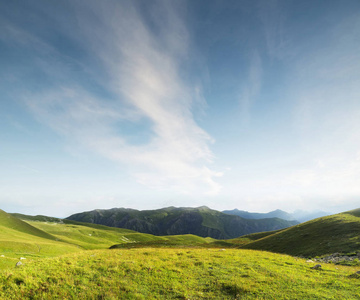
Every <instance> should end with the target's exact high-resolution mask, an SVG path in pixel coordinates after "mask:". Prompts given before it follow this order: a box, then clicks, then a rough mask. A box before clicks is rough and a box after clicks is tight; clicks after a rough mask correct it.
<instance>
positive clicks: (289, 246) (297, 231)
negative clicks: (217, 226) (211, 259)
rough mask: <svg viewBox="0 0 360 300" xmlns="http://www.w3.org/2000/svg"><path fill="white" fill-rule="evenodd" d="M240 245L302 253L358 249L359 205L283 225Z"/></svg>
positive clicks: (310, 254)
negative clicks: (334, 213)
mask: <svg viewBox="0 0 360 300" xmlns="http://www.w3.org/2000/svg"><path fill="white" fill-rule="evenodd" d="M243 247H244V248H248V249H259V250H266V251H272V252H277V253H286V254H290V255H303V256H319V255H325V254H331V253H335V252H342V253H349V252H354V251H359V252H360V209H357V210H353V211H349V212H345V213H341V214H336V215H331V216H327V217H322V218H318V219H315V220H312V221H308V222H305V223H302V224H299V225H296V226H293V227H290V228H287V229H283V230H280V231H278V232H276V233H274V234H272V235H268V236H265V237H264V238H261V239H258V240H256V241H254V242H251V243H249V244H247V245H245V246H243Z"/></svg>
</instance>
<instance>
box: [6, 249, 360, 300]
mask: <svg viewBox="0 0 360 300" xmlns="http://www.w3.org/2000/svg"><path fill="white" fill-rule="evenodd" d="M312 265H313V264H309V263H306V262H305V260H304V259H298V258H294V257H290V256H286V255H279V254H273V253H268V252H261V251H252V250H238V249H227V250H219V249H159V248H158V249H153V248H143V249H121V250H92V251H82V252H79V253H75V254H68V255H64V256H61V257H57V258H47V259H42V260H31V259H29V260H28V261H26V263H25V264H24V265H23V266H21V267H18V268H12V269H7V270H4V271H2V272H1V273H0V298H1V299H360V294H359V290H360V279H358V278H352V277H351V275H352V274H354V273H355V271H357V269H356V268H353V267H343V266H335V265H331V264H329V265H326V266H324V267H323V268H322V270H313V269H311V266H312Z"/></svg>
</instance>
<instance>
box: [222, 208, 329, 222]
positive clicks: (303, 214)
mask: <svg viewBox="0 0 360 300" xmlns="http://www.w3.org/2000/svg"><path fill="white" fill-rule="evenodd" d="M223 213H225V214H229V215H235V216H239V217H242V218H245V219H264V218H280V219H284V220H288V221H293V220H296V221H299V222H300V223H301V222H306V221H309V220H312V219H316V218H320V217H324V216H328V215H330V213H328V212H325V211H315V212H309V211H304V210H296V211H295V212H293V213H291V214H290V213H287V212H286V211H283V210H280V209H277V210H274V211H271V212H268V213H253V212H248V211H245V210H238V209H236V208H235V209H233V210H224V211H223Z"/></svg>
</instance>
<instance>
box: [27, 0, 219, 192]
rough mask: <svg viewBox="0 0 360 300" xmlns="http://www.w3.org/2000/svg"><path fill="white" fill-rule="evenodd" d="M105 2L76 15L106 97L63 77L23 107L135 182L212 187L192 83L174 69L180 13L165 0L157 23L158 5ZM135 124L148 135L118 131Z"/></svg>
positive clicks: (180, 58) (181, 56)
mask: <svg viewBox="0 0 360 300" xmlns="http://www.w3.org/2000/svg"><path fill="white" fill-rule="evenodd" d="M109 3H111V5H108V6H107V7H106V8H104V7H101V5H100V4H99V3H98V2H93V3H92V4H91V5H89V7H90V9H89V11H87V13H88V15H86V14H85V15H84V14H82V15H81V17H79V32H80V34H81V36H82V37H83V38H84V41H83V42H82V43H87V44H86V45H85V44H82V46H83V47H85V46H88V47H89V53H90V54H91V55H92V56H93V58H94V59H96V61H100V62H101V63H100V64H101V68H102V72H101V73H104V74H106V76H107V77H106V80H107V81H106V82H105V80H103V79H101V78H98V80H99V82H100V83H101V84H103V85H104V87H105V88H106V90H108V91H109V92H110V93H111V97H110V98H111V99H109V98H107V99H104V98H105V97H101V96H99V95H95V94H92V93H90V92H88V91H86V90H85V89H84V88H83V87H81V86H77V85H74V84H70V83H68V84H67V85H65V86H57V87H56V88H55V89H52V90H49V91H45V92H43V93H41V94H37V95H35V96H34V95H32V96H29V97H28V98H27V100H26V102H27V104H28V106H29V108H30V109H31V111H32V112H33V113H34V114H35V115H36V116H37V117H38V118H39V120H41V121H42V122H44V123H46V124H48V125H49V126H50V127H52V128H53V129H54V130H55V131H57V132H59V133H60V134H62V135H64V136H65V137H67V138H69V139H73V140H76V141H78V142H80V143H81V144H82V145H85V146H86V147H88V148H90V149H92V150H93V151H95V152H97V153H99V154H101V155H103V156H104V157H106V158H108V159H111V160H113V161H116V162H119V163H121V164H126V165H128V166H130V169H131V173H132V175H133V176H135V178H136V179H137V180H138V182H139V183H141V184H144V185H147V186H149V187H151V188H156V189H172V190H176V191H181V192H184V193H197V192H198V193H207V194H216V193H218V192H219V190H220V188H221V187H220V185H219V184H218V183H216V181H215V180H214V177H217V176H221V173H218V172H215V171H212V170H211V169H210V168H209V167H208V165H209V164H211V162H212V160H213V159H214V156H213V154H212V152H211V150H210V148H209V144H210V143H212V142H213V139H212V138H211V137H210V136H209V135H208V134H207V133H206V132H205V131H204V130H203V129H202V128H200V127H199V126H198V124H197V123H196V122H195V120H194V116H193V114H192V108H193V104H194V103H193V102H194V97H196V88H197V87H193V86H191V85H189V84H187V83H186V81H185V79H184V78H182V77H181V76H180V74H181V64H182V63H184V62H185V60H186V55H187V51H188V49H187V45H188V44H189V42H188V37H187V32H186V28H185V26H184V24H183V23H182V21H181V18H180V17H179V16H178V15H177V13H176V11H175V8H174V7H172V6H171V4H170V3H168V2H162V3H161V4H162V5H161V6H160V7H162V9H164V10H166V14H165V15H166V16H167V18H165V20H162V21H161V22H162V24H159V23H157V22H158V20H160V19H159V18H157V17H158V16H157V14H159V13H161V11H158V10H156V9H154V8H151V9H152V10H153V11H152V13H153V18H151V19H150V20H149V19H146V18H144V17H143V16H142V15H141V12H139V10H138V9H137V8H136V6H135V5H133V4H132V2H122V3H118V2H116V1H114V2H109ZM109 3H108V4H109ZM90 15H91V16H92V17H94V16H95V17H96V18H95V19H96V20H97V22H98V23H97V25H96V26H92V24H91V22H92V19H91V18H90ZM149 24H151V26H150V25H149ZM163 26H166V27H165V28H166V30H163V29H162V30H161V28H163ZM79 32H78V33H77V34H79ZM134 124H135V125H137V126H139V127H142V130H143V131H146V132H147V136H148V139H147V140H146V141H142V142H141V143H139V144H134V143H131V142H130V140H129V139H127V136H126V135H123V134H121V133H120V134H119V132H123V133H124V132H127V126H129V125H132V126H133V125H134ZM144 124H145V125H144ZM135 134H136V132H135Z"/></svg>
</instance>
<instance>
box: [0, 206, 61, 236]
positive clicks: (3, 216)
mask: <svg viewBox="0 0 360 300" xmlns="http://www.w3.org/2000/svg"><path fill="white" fill-rule="evenodd" d="M0 226H1V227H2V228H1V229H0V230H1V233H4V232H5V231H6V230H4V228H7V229H12V230H15V231H18V232H21V233H25V234H29V235H34V236H37V237H41V238H44V239H49V240H56V237H54V236H52V235H51V234H49V233H47V232H45V231H43V230H40V229H38V228H36V227H33V226H31V225H30V224H28V223H26V222H24V221H22V220H20V219H18V218H16V217H14V216H12V215H10V214H8V213H6V212H4V211H3V210H1V209H0Z"/></svg>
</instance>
